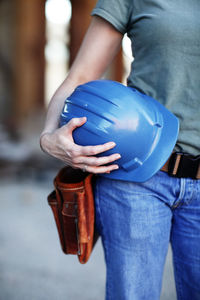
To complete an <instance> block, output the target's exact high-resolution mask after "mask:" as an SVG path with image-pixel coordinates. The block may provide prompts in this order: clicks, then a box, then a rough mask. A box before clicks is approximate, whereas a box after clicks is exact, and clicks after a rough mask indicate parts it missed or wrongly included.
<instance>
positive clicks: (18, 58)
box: [0, 0, 176, 300]
mask: <svg viewBox="0 0 200 300" xmlns="http://www.w3.org/2000/svg"><path fill="white" fill-rule="evenodd" d="M95 3H96V0H81V1H80V0H71V1H70V0H46V1H45V0H0V194H1V199H0V201H1V209H0V300H27V299H29V300H35V299H36V300H40V299H41V300H46V299H48V300H54V299H55V300H57V299H59V300H64V299H67V300H77V299H79V298H80V297H81V298H82V300H103V299H104V283H105V265H104V259H103V252H102V246H101V243H100V241H98V243H97V245H96V248H95V251H94V252H93V254H92V257H91V258H90V260H89V262H88V263H87V264H86V265H80V264H79V262H78V260H77V258H76V257H74V256H66V255H64V254H63V253H62V251H61V249H60V245H59V241H58V238H57V232H56V227H55V224H54V220H53V216H52V213H51V211H50V208H49V206H48V204H47V195H48V193H50V191H51V190H52V189H53V185H52V180H53V178H54V176H55V174H56V173H57V171H58V170H59V168H60V167H62V163H61V162H59V161H58V160H56V159H53V158H51V157H49V156H47V155H45V154H44V153H42V151H41V150H40V148H39V135H40V132H41V131H42V128H43V124H44V119H45V111H46V108H47V105H48V102H49V100H50V98H51V96H52V94H53V93H54V91H55V89H56V88H57V87H58V85H59V84H60V83H61V82H62V81H63V79H64V78H65V77H66V75H67V72H68V70H69V67H70V65H71V63H72V62H73V60H74V57H75V56H76V53H77V50H78V48H79V46H80V43H81V41H82V38H83V36H84V33H85V31H86V29H87V27H88V25H89V22H90V12H91V10H92V8H93V7H94V6H95ZM130 62H131V54H130V43H129V40H128V38H127V37H126V36H125V38H124V40H123V46H122V49H121V50H120V52H119V54H118V56H117V57H116V59H115V61H114V62H113V63H112V65H111V66H110V68H109V70H108V71H107V72H106V74H105V75H104V76H105V77H106V78H110V79H113V80H117V81H120V82H125V80H126V76H127V74H128V73H129V68H130ZM161 299H162V300H168V299H170V300H174V299H176V297H175V290H174V283H173V272H172V264H171V252H170V249H169V253H168V257H167V262H166V267H165V274H164V284H163V289H162V297H161ZM133 300H134V299H133Z"/></svg>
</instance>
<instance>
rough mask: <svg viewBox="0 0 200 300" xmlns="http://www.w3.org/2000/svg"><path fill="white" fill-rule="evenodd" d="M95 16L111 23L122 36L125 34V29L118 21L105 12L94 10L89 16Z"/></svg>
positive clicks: (98, 9) (99, 9) (100, 9)
mask: <svg viewBox="0 0 200 300" xmlns="http://www.w3.org/2000/svg"><path fill="white" fill-rule="evenodd" d="M95 15H97V16H99V17H102V18H103V19H105V20H106V21H108V22H109V23H111V24H112V25H113V26H114V27H115V28H116V29H117V30H118V31H119V32H121V33H122V34H125V33H126V28H125V27H124V26H123V25H122V24H120V23H119V21H118V20H117V19H115V17H113V16H112V15H111V14H110V13H109V12H107V11H106V10H104V9H102V8H94V9H93V11H92V13H91V16H95Z"/></svg>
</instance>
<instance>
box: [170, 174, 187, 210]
mask: <svg viewBox="0 0 200 300" xmlns="http://www.w3.org/2000/svg"><path fill="white" fill-rule="evenodd" d="M180 185H181V186H180V194H179V196H178V199H177V201H176V202H175V203H174V204H173V205H172V209H175V208H178V207H179V206H181V205H182V204H183V203H181V202H182V201H183V197H184V194H185V178H181V180H180Z"/></svg>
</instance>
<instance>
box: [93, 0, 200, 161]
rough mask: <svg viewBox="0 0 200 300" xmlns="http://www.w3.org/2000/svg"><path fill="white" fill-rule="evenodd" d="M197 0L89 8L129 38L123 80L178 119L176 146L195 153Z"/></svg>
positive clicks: (199, 93)
mask: <svg viewBox="0 0 200 300" xmlns="http://www.w3.org/2000/svg"><path fill="white" fill-rule="evenodd" d="M199 11H200V1H199V0H190V1H188V0H187V1H186V0H168V1H166V0H151V1H149V0H142V1H141V0H99V1H98V3H97V5H96V7H95V8H94V10H93V11H92V15H98V16H100V17H102V18H104V19H106V20H107V21H108V22H110V23H111V24H112V25H113V26H114V27H115V28H116V29H117V30H118V31H120V32H121V33H123V34H125V33H127V35H128V36H129V38H130V39H131V43H132V52H133V56H134V61H133V63H132V66H131V72H130V75H129V77H128V80H127V84H128V85H129V86H131V87H135V88H137V89H138V90H140V91H142V92H143V93H145V94H147V95H149V96H152V97H153V98H155V99H157V100H158V101H160V102H161V103H162V104H164V105H165V106H166V107H167V108H168V109H169V110H170V111H171V112H173V113H174V114H175V115H176V116H177V117H178V118H179V120H180V133H179V138H178V145H179V146H181V148H182V150H183V151H185V152H188V153H190V154H194V155H198V154H200V16H199Z"/></svg>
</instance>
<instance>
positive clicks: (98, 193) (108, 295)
mask: <svg viewBox="0 0 200 300" xmlns="http://www.w3.org/2000/svg"><path fill="white" fill-rule="evenodd" d="M96 191H97V198H98V206H97V210H98V214H99V223H100V226H101V235H102V238H103V244H104V251H105V256H106V258H107V257H108V248H107V242H106V238H105V236H106V235H105V231H104V226H103V221H102V213H101V208H100V192H99V186H98V184H97V187H96ZM106 273H107V277H108V279H109V276H110V274H108V272H107V270H106ZM107 282H109V284H110V282H111V280H107ZM110 296H111V295H110V288H108V286H107V288H106V299H107V300H109V299H111V297H110Z"/></svg>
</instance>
